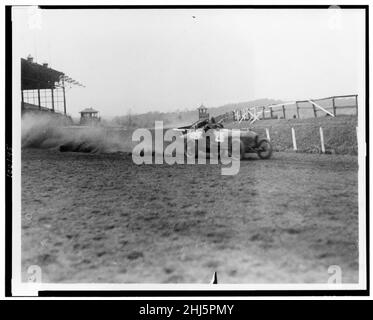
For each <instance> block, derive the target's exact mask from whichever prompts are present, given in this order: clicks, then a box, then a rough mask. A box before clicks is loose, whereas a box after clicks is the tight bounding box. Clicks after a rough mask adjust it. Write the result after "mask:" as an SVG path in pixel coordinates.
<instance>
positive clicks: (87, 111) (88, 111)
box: [79, 108, 98, 113]
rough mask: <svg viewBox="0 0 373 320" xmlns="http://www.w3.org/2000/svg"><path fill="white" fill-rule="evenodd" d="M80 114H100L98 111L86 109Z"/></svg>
mask: <svg viewBox="0 0 373 320" xmlns="http://www.w3.org/2000/svg"><path fill="white" fill-rule="evenodd" d="M79 113H98V111H97V110H95V109H93V108H85V109H84V110H82V111H80V112H79Z"/></svg>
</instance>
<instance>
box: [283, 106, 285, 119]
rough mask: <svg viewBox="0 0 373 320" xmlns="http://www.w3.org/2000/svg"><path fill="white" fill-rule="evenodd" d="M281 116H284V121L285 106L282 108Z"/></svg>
mask: <svg viewBox="0 0 373 320" xmlns="http://www.w3.org/2000/svg"><path fill="white" fill-rule="evenodd" d="M282 114H283V115H284V119H286V114H285V106H282Z"/></svg>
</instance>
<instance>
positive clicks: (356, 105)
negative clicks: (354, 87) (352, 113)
mask: <svg viewBox="0 0 373 320" xmlns="http://www.w3.org/2000/svg"><path fill="white" fill-rule="evenodd" d="M355 100H356V115H358V110H357V105H358V103H357V95H356V96H355Z"/></svg>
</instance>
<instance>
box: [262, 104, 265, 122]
mask: <svg viewBox="0 0 373 320" xmlns="http://www.w3.org/2000/svg"><path fill="white" fill-rule="evenodd" d="M262 110H263V120H264V119H265V117H266V113H265V107H263V109H262Z"/></svg>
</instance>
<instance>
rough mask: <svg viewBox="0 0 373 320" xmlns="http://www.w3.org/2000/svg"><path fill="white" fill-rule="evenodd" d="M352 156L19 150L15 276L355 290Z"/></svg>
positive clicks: (355, 199) (354, 161)
mask: <svg viewBox="0 0 373 320" xmlns="http://www.w3.org/2000/svg"><path fill="white" fill-rule="evenodd" d="M357 170H358V165H357V157H354V156H337V155H310V154H295V153H274V155H273V158H272V159H270V160H258V159H256V157H255V156H254V157H253V158H252V159H251V160H246V161H242V162H241V169H240V173H239V175H236V176H222V175H221V174H220V165H173V166H169V165H141V166H137V165H134V164H133V163H132V159H131V158H130V157H128V156H126V155H123V154H106V155H104V154H96V155H95V154H78V153H59V152H58V151H56V150H48V151H47V150H38V149H25V150H23V151H22V270H23V277H24V279H26V277H27V273H26V270H27V268H28V267H29V266H30V265H39V266H40V267H41V270H42V277H43V278H42V279H43V281H44V282H70V283H71V282H119V283H121V282H124V283H128V282H132V283H133V282H141V283H208V282H209V281H210V279H211V276H212V274H213V272H214V271H217V272H218V278H219V283H304V282H306V283H326V282H327V280H328V277H329V276H330V274H328V267H329V266H331V265H338V266H340V267H341V269H342V281H343V282H344V283H349V282H357V281H358V249H357V243H358V194H357V185H358V181H357V180H358V179H357Z"/></svg>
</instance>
